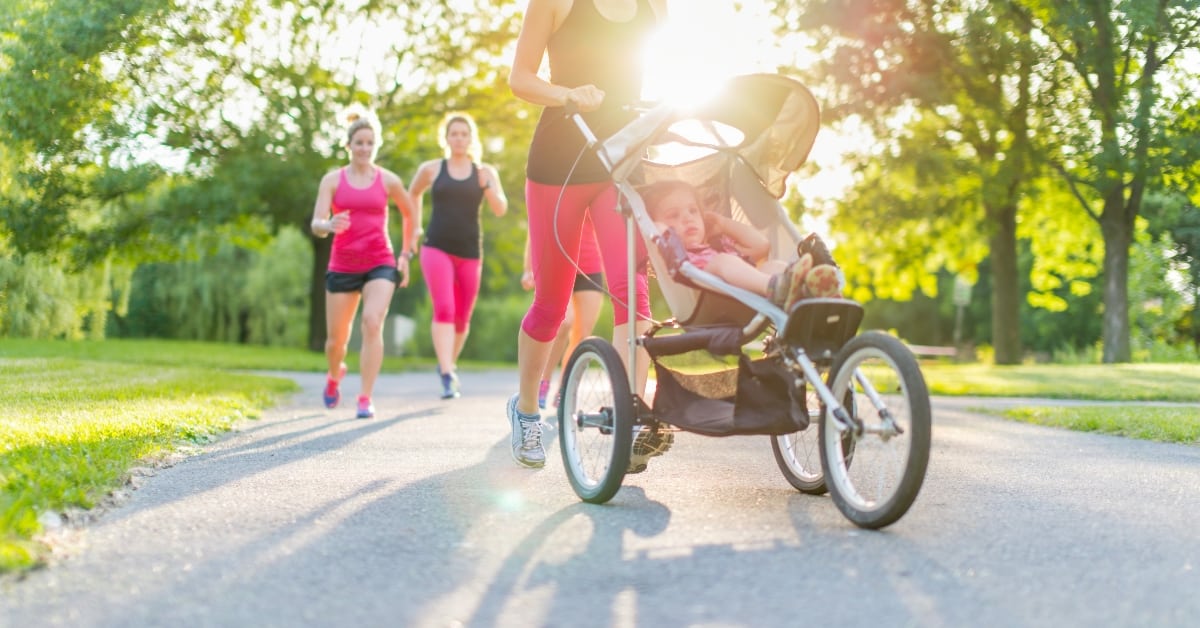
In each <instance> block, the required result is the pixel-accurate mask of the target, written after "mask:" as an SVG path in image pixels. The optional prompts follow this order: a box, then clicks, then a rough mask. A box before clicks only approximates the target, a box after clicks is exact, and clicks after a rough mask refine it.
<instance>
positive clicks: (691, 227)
mask: <svg viewBox="0 0 1200 628" xmlns="http://www.w3.org/2000/svg"><path fill="white" fill-rule="evenodd" d="M654 221H655V222H658V223H661V224H663V225H665V226H667V227H670V228H672V229H674V230H675V233H677V234H679V237H680V238H683V245H684V246H685V247H694V246H701V245H703V244H704V240H705V233H704V214H702V213H701V212H700V205H699V203H697V202H696V195H695V194H693V193H692V192H690V191H688V190H677V191H675V192H671V193H670V194H668V195H666V196H664V197H663V198H662V200H660V201H659V203H658V207H657V208H656V209H655V212H654Z"/></svg>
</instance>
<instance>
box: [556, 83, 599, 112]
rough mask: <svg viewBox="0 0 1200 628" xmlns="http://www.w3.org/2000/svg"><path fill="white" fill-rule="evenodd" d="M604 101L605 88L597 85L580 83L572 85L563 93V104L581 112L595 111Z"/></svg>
mask: <svg viewBox="0 0 1200 628" xmlns="http://www.w3.org/2000/svg"><path fill="white" fill-rule="evenodd" d="M602 102H604V90H602V89H600V88H599V87H596V86H595V85H590V84H589V85H580V86H579V87H572V88H570V89H568V90H567V93H566V94H564V95H563V106H564V107H571V106H572V105H574V108H575V109H577V110H578V111H580V112H586V111H595V110H597V109H599V108H600V103H602Z"/></svg>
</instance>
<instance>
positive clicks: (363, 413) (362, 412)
mask: <svg viewBox="0 0 1200 628" xmlns="http://www.w3.org/2000/svg"><path fill="white" fill-rule="evenodd" d="M356 416H357V417H358V418H360V419H370V418H373V417H374V416H375V405H374V404H372V403H371V398H370V397H363V396H361V395H360V396H359V398H358V414H357V415H356Z"/></svg>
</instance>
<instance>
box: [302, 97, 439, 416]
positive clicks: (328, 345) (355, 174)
mask: <svg viewBox="0 0 1200 628" xmlns="http://www.w3.org/2000/svg"><path fill="white" fill-rule="evenodd" d="M378 137H379V128H378V123H377V122H376V121H375V120H374V117H373V116H370V115H367V114H360V113H352V114H351V117H350V126H349V128H348V129H347V130H346V149H347V151H349V153H350V164H349V165H347V166H345V167H343V168H338V169H337V170H333V171H330V172H328V173H326V174H325V176H324V177H322V178H321V184H320V187H319V188H318V189H317V203H316V206H315V207H314V208H313V215H312V232H313V234H314V235H316V236H317V237H321V238H324V237H328V236H329V235H330V234H333V247H332V250H331V251H330V255H329V268H328V270H327V271H326V273H325V359H326V360H327V361H328V363H329V372H328V374H327V376H326V380H325V390H324V392H323V394H322V397H323V399H324V402H325V407H327V408H335V407H337V405H338V402H339V401H340V400H341V390H340V385H341V381H342V378H343V377H345V376H346V362H345V358H346V347H347V345H348V344H349V341H350V328H351V325H353V323H354V313H355V312H356V311H358V305H359V303H360V302H361V303H362V349H361V350H360V352H359V356H358V366H359V369H358V370H359V373H360V374H361V375H362V388H361V390H360V392H359V396H358V408H357V415H356V416H358V418H360V419H369V418H371V417H373V416H375V406H374V405H373V404H372V403H371V393H372V391H373V390H374V387H375V380H376V378H378V377H379V369H380V367H381V366H382V365H383V321H384V319H385V318H386V317H387V312H388V306H389V305H390V304H391V302H392V293H393V292H395V290H396V284H397V283H399V284H400V287H402V288H403V287H405V286H407V285H408V264H409V262H410V260H411V259H412V255H413V253H412V252H413V251H414V250H415V249H416V232H417V229H416V224H415V222H416V221H414V220H413V210H412V204H411V200H410V199H409V196H408V192H407V191H406V190H405V189H404V182H403V181H402V180H401V179H400V177H398V176H396V174H395V173H393V172H391V171H389V170H387V169H386V168H382V167H380V166H377V165H376V164H375V154H376V151H377V150H378V147H379V142H378V139H377V138H378ZM389 198H390V199H391V200H392V201H393V202H394V203H395V204H396V207H397V209H399V210H400V218H401V227H402V231H403V234H404V242H403V246H402V247H401V250H400V254H399V255H398V256H397V255H396V254H395V253H394V250H393V249H392V243H391V240H390V239H389V238H388V199H389Z"/></svg>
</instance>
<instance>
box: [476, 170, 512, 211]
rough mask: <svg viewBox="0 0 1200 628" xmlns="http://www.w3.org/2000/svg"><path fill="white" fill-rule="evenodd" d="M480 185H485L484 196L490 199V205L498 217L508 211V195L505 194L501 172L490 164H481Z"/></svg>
mask: <svg viewBox="0 0 1200 628" xmlns="http://www.w3.org/2000/svg"><path fill="white" fill-rule="evenodd" d="M479 185H481V186H483V196H484V198H486V199H487V201H488V207H491V208H492V213H493V214H496V216H497V217H499V216H503V215H504V214H505V213H506V212H507V211H508V197H507V196H505V195H504V187H503V186H502V185H501V184H500V173H499V172H497V171H496V168H494V167H493V166H490V165H488V164H480V165H479Z"/></svg>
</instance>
